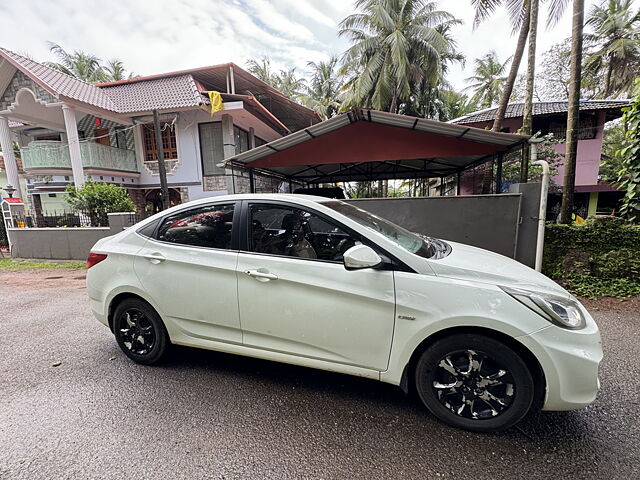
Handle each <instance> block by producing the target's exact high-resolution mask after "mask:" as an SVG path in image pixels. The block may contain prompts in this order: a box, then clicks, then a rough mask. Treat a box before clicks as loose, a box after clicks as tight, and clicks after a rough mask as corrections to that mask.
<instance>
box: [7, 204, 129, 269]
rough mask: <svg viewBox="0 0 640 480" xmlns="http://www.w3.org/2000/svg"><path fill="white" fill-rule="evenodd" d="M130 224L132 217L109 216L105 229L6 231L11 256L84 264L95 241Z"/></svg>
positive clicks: (126, 215)
mask: <svg viewBox="0 0 640 480" xmlns="http://www.w3.org/2000/svg"><path fill="white" fill-rule="evenodd" d="M134 222H135V214H133V213H110V214H109V226H108V227H70V228H9V229H8V230H7V233H8V234H9V244H10V246H11V256H12V257H19V258H45V259H51V260H86V259H87V256H88V255H89V250H91V247H93V245H94V244H95V243H96V242H97V241H98V240H100V239H101V238H104V237H108V236H110V235H115V234H116V233H118V232H121V231H122V230H124V229H125V228H127V227H129V226H131V225H133V223H134Z"/></svg>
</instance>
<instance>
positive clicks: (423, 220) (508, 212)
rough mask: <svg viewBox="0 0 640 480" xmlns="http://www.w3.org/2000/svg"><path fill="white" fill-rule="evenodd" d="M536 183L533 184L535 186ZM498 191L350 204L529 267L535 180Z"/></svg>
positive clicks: (534, 229)
mask: <svg viewBox="0 0 640 480" xmlns="http://www.w3.org/2000/svg"><path fill="white" fill-rule="evenodd" d="M536 186H537V188H536ZM525 187H526V188H523V189H522V190H518V189H514V191H513V192H514V193H505V194H499V195H466V196H458V197H417V198H414V197H410V198H365V199H353V200H347V201H348V202H349V203H351V204H352V205H355V206H357V207H358V208H362V209H363V210H367V211H369V212H371V213H373V214H375V215H378V216H380V217H383V218H386V219H388V220H391V221H392V222H394V223H396V224H398V225H400V226H402V227H404V228H406V229H407V230H410V231H412V232H417V233H421V234H424V235H428V236H432V237H436V238H442V239H444V240H450V241H453V242H460V243H465V244H467V245H472V246H474V247H480V248H484V249H487V250H491V251H493V252H496V253H500V254H502V255H505V256H507V257H510V258H515V259H516V260H518V261H520V262H522V263H524V264H526V265H529V266H533V264H534V262H535V238H536V235H537V232H538V228H537V218H536V216H532V215H531V214H528V215H526V216H523V212H526V213H530V212H534V211H537V208H538V207H537V206H538V204H539V192H540V185H539V184H527V185H526V186H525Z"/></svg>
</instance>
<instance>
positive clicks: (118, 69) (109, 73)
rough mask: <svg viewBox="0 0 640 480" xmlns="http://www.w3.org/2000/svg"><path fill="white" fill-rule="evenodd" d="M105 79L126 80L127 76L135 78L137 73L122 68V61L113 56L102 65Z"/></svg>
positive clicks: (110, 80)
mask: <svg viewBox="0 0 640 480" xmlns="http://www.w3.org/2000/svg"><path fill="white" fill-rule="evenodd" d="M102 69H103V71H104V74H105V77H106V81H108V82H117V81H118V80H127V79H129V78H135V77H137V75H136V74H135V73H131V72H128V73H127V70H126V69H125V68H124V63H122V61H121V60H118V59H117V58H113V59H111V60H109V61H107V63H106V65H104V66H103V67H102Z"/></svg>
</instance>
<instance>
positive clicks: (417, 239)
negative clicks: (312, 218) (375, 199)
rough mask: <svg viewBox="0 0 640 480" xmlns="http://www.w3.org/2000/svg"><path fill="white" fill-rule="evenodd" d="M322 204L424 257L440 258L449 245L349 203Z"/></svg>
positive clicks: (447, 250) (444, 254)
mask: <svg viewBox="0 0 640 480" xmlns="http://www.w3.org/2000/svg"><path fill="white" fill-rule="evenodd" d="M322 204H323V205H326V206H327V207H329V208H331V209H332V210H335V211H336V212H338V213H341V214H342V215H344V216H345V217H349V218H350V219H351V220H353V221H354V222H357V223H359V224H360V225H362V226H363V227H365V228H368V229H369V230H372V231H374V232H376V233H380V234H382V235H384V236H385V237H386V238H388V239H389V240H391V241H392V242H393V243H395V244H396V245H397V246H399V247H400V248H403V249H404V250H406V251H408V252H409V253H413V254H415V255H419V256H421V257H425V258H442V257H443V256H446V255H448V254H449V252H450V250H451V247H449V245H448V244H447V243H445V242H443V241H442V240H438V239H434V238H430V237H426V236H423V235H418V234H415V233H412V232H410V231H409V230H406V229H404V228H402V227H400V226H398V225H396V224H394V223H392V222H390V221H388V220H385V219H384V218H380V217H378V216H376V215H373V214H371V213H369V212H367V211H365V210H362V209H360V208H357V207H354V206H353V205H351V204H348V203H345V202H340V201H329V202H322Z"/></svg>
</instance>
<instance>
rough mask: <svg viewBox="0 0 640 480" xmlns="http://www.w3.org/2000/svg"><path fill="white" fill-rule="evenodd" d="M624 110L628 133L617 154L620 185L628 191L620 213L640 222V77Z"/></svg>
mask: <svg viewBox="0 0 640 480" xmlns="http://www.w3.org/2000/svg"><path fill="white" fill-rule="evenodd" d="M622 110H623V112H624V115H623V116H622V121H623V122H624V124H625V128H626V133H625V138H624V143H623V147H622V148H621V149H620V150H618V151H617V152H616V156H617V157H618V158H619V159H620V160H621V163H622V169H621V170H620V175H619V177H618V185H619V187H620V188H621V189H622V190H625V191H626V193H625V196H624V199H623V200H622V208H621V209H620V213H621V214H622V215H623V216H624V217H626V218H627V219H629V221H631V222H634V223H640V78H637V79H636V93H635V97H634V99H633V101H632V103H631V106H630V107H627V108H623V109H622Z"/></svg>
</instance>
